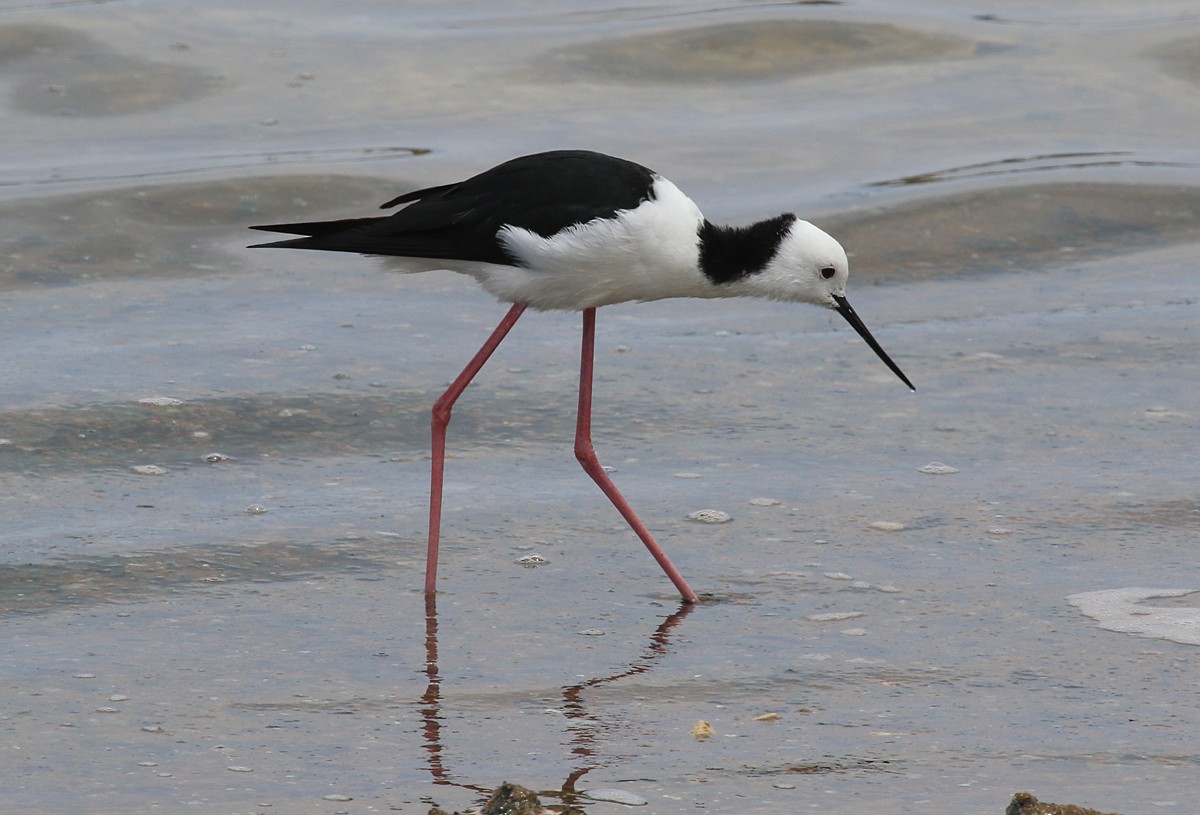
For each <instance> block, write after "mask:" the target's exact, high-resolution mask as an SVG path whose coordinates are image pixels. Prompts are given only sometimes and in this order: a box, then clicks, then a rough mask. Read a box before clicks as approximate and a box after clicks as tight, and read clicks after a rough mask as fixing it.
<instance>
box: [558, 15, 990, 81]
mask: <svg viewBox="0 0 1200 815" xmlns="http://www.w3.org/2000/svg"><path fill="white" fill-rule="evenodd" d="M976 49H977V46H976V44H975V43H972V42H970V41H968V40H965V39H961V38H958V37H952V36H947V35H942V34H932V33H927V32H923V31H918V30H915V29H911V28H903V27H900V26H896V25H891V24H888V23H853V22H842V21H836V20H758V21H754V22H742V23H731V24H728V25H715V26H705V27H702V28H692V29H687V30H683V31H663V32H657V33H653V34H640V35H635V36H631V37H625V38H622V39H617V40H608V41H604V42H597V43H592V44H584V45H573V46H571V47H569V48H562V49H559V50H556V51H553V52H551V53H550V54H548V55H546V56H545V57H542V58H540V59H539V60H538V64H537V65H536V69H537V72H538V73H539V75H542V76H545V73H546V72H547V71H551V72H553V75H554V76H560V77H561V76H563V75H564V74H565V75H566V76H568V77H572V78H574V79H583V80H597V79H600V80H609V81H620V82H670V83H689V84H692V83H699V84H703V83H709V82H737V81H749V80H761V79H771V78H783V77H796V76H810V75H816V74H826V73H829V72H832V71H843V70H849V69H854V68H862V67H866V66H871V65H883V64H893V63H909V62H913V61H927V60H932V59H944V58H948V57H966V56H970V55H972V54H974V53H975V52H976Z"/></svg>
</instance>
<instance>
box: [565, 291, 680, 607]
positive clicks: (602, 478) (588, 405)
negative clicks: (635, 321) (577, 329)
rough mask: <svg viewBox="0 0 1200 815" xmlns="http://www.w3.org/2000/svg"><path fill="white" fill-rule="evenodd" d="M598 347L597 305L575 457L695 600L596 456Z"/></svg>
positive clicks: (588, 338) (586, 342) (586, 335)
mask: <svg viewBox="0 0 1200 815" xmlns="http://www.w3.org/2000/svg"><path fill="white" fill-rule="evenodd" d="M595 348H596V309H594V308H589V309H584V311H583V352H582V354H581V355H580V360H579V419H578V422H577V424H576V425H575V458H577V459H579V463H580V464H582V465H583V469H584V471H585V472H586V473H587V474H588V475H590V476H591V477H592V480H593V481H595V482H596V484H597V485H598V486H599V487H600V489H601V491H603V492H604V494H605V495H607V496H608V500H610V501H612V503H613V506H615V507H616V508H617V511H618V512H620V513H621V517H623V518H624V519H625V521H626V523H628V524H629V526H630V527H632V528H633V531H634V532H635V533H637V536H638V537H639V538H641V539H642V543H644V544H646V548H647V549H649V550H650V554H651V555H653V556H654V559H655V560H657V561H658V565H659V566H661V567H662V570H663V571H664V572H666V573H667V577H669V578H671V582H672V583H674V584H675V588H676V589H678V590H679V593H680V594H681V595H682V596H683V602H685V603H695V602H696V601H698V600H699V599H700V598H699V597H698V596H697V595H696V592H694V591H692V587H691V586H689V585H688V584H687V581H686V580H684V579H683V575H681V574H680V573H679V570H678V569H676V568H675V565H674V564H673V563H671V560H670V558H668V557H667V553H666V552H664V551H663V549H662V547H661V546H659V545H658V543H657V542H656V541H655V540H654V536H653V535H651V534H650V530H649V529H647V528H646V525H645V524H644V523H642V521H641V519H640V518H638V516H637V514H636V513H635V512H634V511H633V507H631V506H630V505H629V502H628V501H626V500H625V497H624V496H623V495H621V493H620V492H619V491H618V490H617V487H616V485H615V484H613V482H612V479H611V478H609V477H608V473H606V472H604V468H603V467H602V466H600V459H598V458H597V457H596V448H595V447H593V446H592V363H593V360H594V358H595Z"/></svg>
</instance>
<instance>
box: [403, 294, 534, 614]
mask: <svg viewBox="0 0 1200 815" xmlns="http://www.w3.org/2000/svg"><path fill="white" fill-rule="evenodd" d="M523 311H525V304H524V303H515V304H514V305H513V307H512V308H510V309H509V310H508V314H505V315H504V319H503V320H501V321H500V325H498V326H496V330H495V331H493V332H492V335H491V336H490V337H488V339H487V342H485V343H484V344H483V347H482V348H480V349H479V350H478V351H477V352H476V353H475V356H474V357H472V358H471V361H470V362H468V363H467V367H465V368H463V369H462V373H460V374H459V375H458V377H457V378H455V380H454V381H453V382H451V383H450V387H448V388H446V392H445V393H443V394H442V395H441V396H440V397H439V398H438V400H437V401H436V402H434V403H433V422H432V425H433V467H432V472H431V474H430V484H429V550H428V554H427V555H426V557H425V593H426V594H432V593H433V592H435V591H437V566H438V536H439V535H440V533H441V528H442V475H443V473H444V472H445V470H446V426H447V425H449V424H450V410H451V409H452V408H453V407H454V403H455V401H456V400H457V399H458V397H459V396H461V395H462V392H463V391H464V390H466V389H467V385H469V384H471V380H472V379H474V378H475V374H477V373H479V369H480V368H482V367H483V364H484V363H485V362H487V361H488V357H490V356H491V355H492V352H493V351H495V350H496V346H498V345H499V344H500V342H501V341H502V340H503V339H504V337H505V336H507V334H508V332H509V330H510V329H511V328H512V327H513V325H515V324H516V322H517V318H518V317H520V316H521V313H522V312H523Z"/></svg>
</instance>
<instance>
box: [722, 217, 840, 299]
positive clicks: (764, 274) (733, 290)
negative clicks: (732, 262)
mask: <svg viewBox="0 0 1200 815" xmlns="http://www.w3.org/2000/svg"><path fill="white" fill-rule="evenodd" d="M849 275H850V263H849V261H848V260H847V259H846V250H845V249H843V248H842V245H841V244H840V243H838V242H837V241H836V240H834V239H833V238H832V237H831V236H830V235H829V234H828V233H826V232H825V231H823V230H821V229H818V228H817V227H815V226H813V225H812V224H810V223H809V222H808V221H801V220H799V219H797V220H795V221H792V223H791V225H790V226H789V227H788V229H787V232H786V233H784V235H783V237H782V239H781V240H780V241H779V244H778V246H777V247H776V249H775V254H774V255H773V256H772V257H771V259H770V260H769V261H768V262H767V264H766V265H765V266H764V267H763V268H762V269H761V270H759V271H756V272H753V273H751V274H748V275H746V276H745V277H743V278H741V279H740V280H736V281H732V282H731V283H730V284H729V286H728V291H729V293H730V294H736V295H742V296H744V295H749V296H752V297H767V298H770V299H772V300H788V301H790V302H796V303H812V304H814V305H818V306H826V307H827V308H837V305H838V304H837V301H836V300H835V299H834V298H835V296H838V297H844V296H845V295H846V278H847V277H848V276H849Z"/></svg>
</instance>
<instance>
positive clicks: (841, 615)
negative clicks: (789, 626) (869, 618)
mask: <svg viewBox="0 0 1200 815" xmlns="http://www.w3.org/2000/svg"><path fill="white" fill-rule="evenodd" d="M865 616H866V612H865V611H828V612H826V613H824V614H810V615H808V616H807V617H805V618H804V619H806V620H810V621H812V622H814V623H840V622H842V621H843V620H853V619H854V618H855V617H865Z"/></svg>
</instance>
